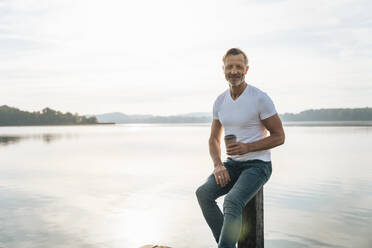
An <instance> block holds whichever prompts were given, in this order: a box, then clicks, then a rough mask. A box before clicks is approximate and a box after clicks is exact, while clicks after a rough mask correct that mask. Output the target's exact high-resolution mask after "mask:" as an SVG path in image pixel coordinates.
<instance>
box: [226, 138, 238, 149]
mask: <svg viewBox="0 0 372 248" xmlns="http://www.w3.org/2000/svg"><path fill="white" fill-rule="evenodd" d="M235 142H236V136H235V135H234V134H229V135H226V136H225V145H226V149H227V145H228V144H231V143H235Z"/></svg>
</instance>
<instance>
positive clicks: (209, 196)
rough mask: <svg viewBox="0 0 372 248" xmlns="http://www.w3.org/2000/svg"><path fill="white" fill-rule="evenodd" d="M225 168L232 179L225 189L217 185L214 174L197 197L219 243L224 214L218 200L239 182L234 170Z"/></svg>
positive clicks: (200, 188) (198, 190) (202, 186)
mask: <svg viewBox="0 0 372 248" xmlns="http://www.w3.org/2000/svg"><path fill="white" fill-rule="evenodd" d="M225 167H226V168H227V170H228V172H229V175H230V179H231V180H230V182H229V183H228V184H227V185H225V187H221V186H220V185H218V184H217V183H216V179H215V177H214V174H213V173H212V174H211V175H210V176H209V177H208V178H207V181H206V182H205V183H204V184H203V185H201V186H200V187H199V188H198V189H197V190H196V196H197V198H198V202H199V205H200V208H201V210H202V212H203V216H204V218H205V220H206V221H207V223H208V226H209V227H210V229H211V230H212V233H213V236H214V238H215V240H216V242H217V243H218V240H219V238H220V233H221V229H222V225H223V214H222V212H221V210H220V208H219V207H218V205H217V202H216V199H217V198H218V197H220V196H222V195H225V194H227V192H229V190H230V189H231V188H232V186H233V185H234V183H235V181H236V180H237V175H236V173H234V169H232V168H229V167H228V166H227V165H226V163H225Z"/></svg>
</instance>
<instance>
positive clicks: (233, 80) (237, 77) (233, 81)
mask: <svg viewBox="0 0 372 248" xmlns="http://www.w3.org/2000/svg"><path fill="white" fill-rule="evenodd" d="M225 78H226V80H227V82H229V84H230V85H231V86H239V85H241V84H242V83H244V79H245V75H244V74H240V73H238V74H225Z"/></svg>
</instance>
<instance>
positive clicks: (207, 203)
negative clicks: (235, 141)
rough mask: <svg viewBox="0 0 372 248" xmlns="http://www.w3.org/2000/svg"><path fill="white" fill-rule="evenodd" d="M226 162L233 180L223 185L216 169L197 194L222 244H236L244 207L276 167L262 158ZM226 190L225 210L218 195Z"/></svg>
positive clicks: (228, 246)
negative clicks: (216, 174)
mask: <svg viewBox="0 0 372 248" xmlns="http://www.w3.org/2000/svg"><path fill="white" fill-rule="evenodd" d="M223 164H224V166H225V167H226V169H227V171H228V173H229V175H230V179H231V180H230V182H229V183H228V184H226V185H225V186H224V187H221V186H220V185H218V184H217V183H216V179H215V177H214V174H213V173H212V174H211V175H210V176H209V177H208V178H207V180H206V182H205V183H204V184H203V185H201V186H200V187H199V188H198V189H197V190H196V196H197V198H198V202H199V205H200V208H201V210H202V213H203V216H204V218H205V220H206V221H207V224H208V225H209V227H210V229H211V230H212V233H213V236H214V238H215V240H216V242H217V244H218V248H235V247H236V243H237V242H238V239H239V236H240V231H241V228H242V210H243V208H244V207H245V205H246V204H247V203H248V202H249V201H250V200H251V199H252V198H253V197H254V196H255V195H256V193H257V192H258V191H259V190H260V189H261V187H262V186H263V185H264V184H265V183H266V182H267V181H268V180H269V178H270V176H271V173H272V167H271V162H270V161H269V162H265V161H262V160H258V159H255V160H248V161H236V160H232V159H231V158H228V159H227V160H226V161H225V162H223ZM225 194H227V195H226V196H225V199H224V202H223V214H222V212H221V210H220V208H219V207H218V205H217V202H216V199H217V198H218V197H220V196H222V195H225Z"/></svg>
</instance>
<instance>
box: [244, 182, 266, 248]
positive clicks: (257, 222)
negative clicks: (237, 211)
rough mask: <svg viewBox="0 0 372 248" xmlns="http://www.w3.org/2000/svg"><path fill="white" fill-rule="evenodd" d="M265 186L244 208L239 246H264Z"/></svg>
mask: <svg viewBox="0 0 372 248" xmlns="http://www.w3.org/2000/svg"><path fill="white" fill-rule="evenodd" d="M263 214H264V212H263V187H262V188H261V189H260V190H259V191H258V192H257V194H256V196H255V197H253V198H252V200H250V201H249V202H248V203H247V205H246V206H245V207H244V209H243V218H242V221H243V223H242V224H243V225H242V231H241V233H240V238H239V242H238V248H264V219H263V217H264V215H263Z"/></svg>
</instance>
